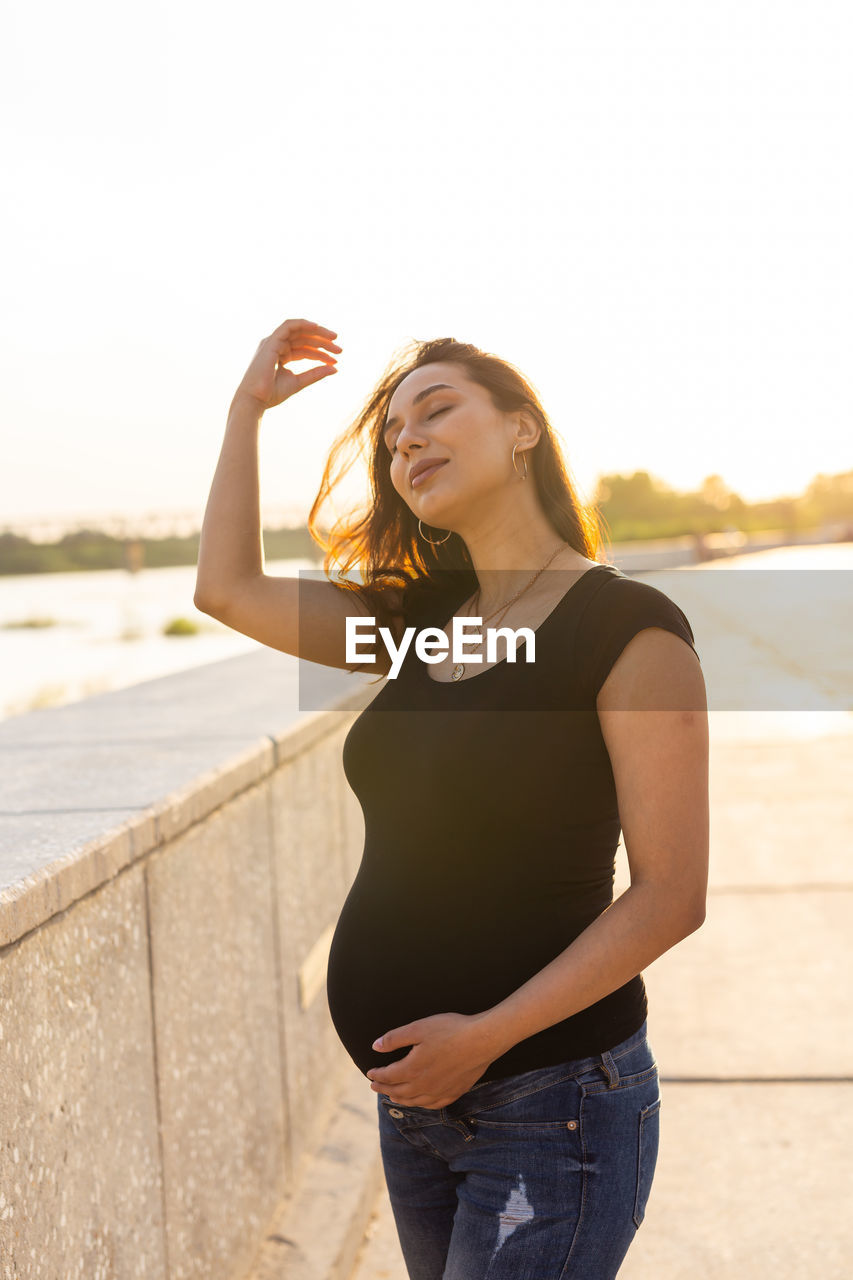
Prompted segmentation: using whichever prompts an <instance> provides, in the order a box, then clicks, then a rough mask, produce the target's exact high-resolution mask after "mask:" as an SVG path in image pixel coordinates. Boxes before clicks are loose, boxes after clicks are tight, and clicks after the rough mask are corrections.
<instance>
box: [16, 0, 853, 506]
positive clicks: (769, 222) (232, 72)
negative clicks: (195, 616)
mask: <svg viewBox="0 0 853 1280" xmlns="http://www.w3.org/2000/svg"><path fill="white" fill-rule="evenodd" d="M6 14H7V15H9V16H7V17H6V18H5V19H4V28H5V29H4V39H3V42H2V48H0V106H2V113H0V115H1V116H2V120H0V139H2V147H3V158H2V174H3V181H4V185H5V187H6V191H5V195H4V198H3V200H2V202H0V206H2V209H1V210H0V243H2V247H3V251H4V253H3V263H2V279H3V295H4V304H5V305H4V306H3V308H2V313H0V339H2V346H1V347H0V350H2V367H0V427H2V431H3V439H4V448H3V461H2V466H0V526H2V525H3V524H9V523H13V522H20V521H22V520H25V519H29V518H39V519H41V518H49V517H51V516H65V515H77V514H80V515H93V516H94V515H107V514H111V513H119V512H125V513H128V514H134V513H143V512H155V511H158V510H163V511H172V510H174V511H180V512H188V511H189V512H192V511H193V510H197V511H198V516H199V519H200V518H201V515H202V513H203V510H204V504H205V501H206V498H207V493H208V490H209V487H210V481H211V479H212V476H213V470H214V467H215V465H216V459H217V457H218V453H219V447H220V444H221V440H222V433H223V430H224V426H225V417H226V412H227V408H228V404H229V402H230V399H231V396H232V395H233V392H234V389H235V388H236V386H237V384H238V383H239V381H240V378H241V377H242V375H243V372H244V370H245V368H246V366H247V364H248V363H249V361H250V360H251V358H252V356H253V354H254V351H255V349H256V347H257V344H258V342H259V341H260V340H261V338H263V337H264V336H266V334H268V333H269V332H270V331H271V330H272V329H273V328H275V327H276V326H277V325H278V324H280V323H281V322H282V321H283V320H285V319H287V318H288V317H290V316H294V317H296V316H305V317H307V318H309V319H311V320H315V321H317V322H318V323H320V324H322V325H325V326H328V327H329V328H332V329H336V330H337V331H338V333H339V335H340V337H339V341H340V343H341V345H342V346H343V348H344V350H343V354H342V356H341V358H340V360H339V366H340V368H339V372H338V373H337V375H335V376H334V377H332V378H328V379H324V380H322V381H321V382H320V383H319V384H317V385H316V386H313V387H308V388H307V389H306V390H304V391H302V392H300V393H299V394H298V395H297V396H296V397H294V398H292V399H291V400H289V401H287V402H286V403H285V404H284V405H282V406H280V407H278V408H276V409H274V410H271V411H270V412H269V413H268V414H267V415H266V416H265V418H264V421H263V426H262V446H261V467H262V479H261V492H262V500H263V504H264V508H265V511H267V510H273V509H274V510H281V509H285V508H286V509H288V510H292V511H293V512H294V514H296V515H299V514H304V512H305V511H307V508H308V506H309V505H310V502H311V500H312V499H313V497H314V495H315V493H316V490H317V486H318V484H319V480H320V476H321V472H322V467H323V462H324V459H325V456H326V453H327V451H328V448H329V445H330V444H331V442H332V440H333V438H334V437H335V435H336V434H337V433H338V432H339V431H340V430H341V429H343V427H344V426H346V425H347V423H348V422H349V421H351V419H352V418H353V417H354V416H355V415H356V413H357V412H358V410H359V409H360V407H361V406H362V404H363V402H364V401H365V399H366V398H367V396H368V394H369V392H370V390H371V389H372V387H373V385H374V383H375V382H376V380H377V379H378V378H379V377H380V375H381V374H382V372H383V370H384V369H385V367H386V364H387V363H388V361H389V360H390V359H391V357H392V355H393V354H394V352H395V350H397V349H398V348H399V347H400V346H401V345H403V344H404V343H406V342H407V341H409V340H410V339H411V338H433V337H440V336H442V337H443V336H453V337H456V338H459V339H462V340H464V341H470V342H474V343H476V344H477V345H479V346H481V347H483V348H485V349H487V350H491V351H493V352H496V353H497V354H499V355H501V356H503V357H504V358H506V359H508V360H510V361H511V362H512V363H514V364H515V365H517V366H518V367H519V368H521V369H522V370H523V371H524V372H525V373H526V375H527V376H528V377H529V378H530V379H531V380H532V381H533V383H534V385H535V386H536V388H537V389H538V391H539V393H540V395H541V397H542V399H543V402H544V405H545V408H546V410H547V412H548V413H549V414H550V416H551V418H552V421H553V423H554V425H555V427H556V428H557V429H558V431H559V432H560V435H561V437H562V440H563V442H564V446H565V449H566V454H567V458H568V461H569V466H570V469H571V471H572V473H573V475H574V477H575V479H576V481H577V482H578V484H579V486H580V488H581V492H582V494H583V496H585V497H591V496H592V492H593V489H594V485H595V480H596V477H597V476H598V475H599V474H600V473H602V472H607V471H622V472H629V471H633V470H635V469H637V468H644V469H646V470H648V471H651V472H652V473H653V474H655V475H657V476H659V477H660V478H661V479H662V480H664V481H665V482H667V483H669V484H672V485H674V486H676V487H679V488H685V487H693V486H698V485H699V484H700V483H701V481H702V479H703V478H704V477H705V476H707V475H708V474H710V473H712V472H718V473H720V474H722V476H723V477H724V479H725V480H726V481H727V483H728V484H729V485H730V486H731V487H732V488H734V489H735V490H737V491H738V492H739V493H740V494H741V495H742V496H743V497H745V498H747V499H756V498H761V497H770V496H775V495H778V494H783V493H788V494H793V493H798V492H800V491H801V490H802V489H803V488H804V486H805V485H806V484H807V483H808V481H809V480H810V479H811V478H812V476H813V475H814V474H815V473H817V472H819V471H822V472H834V471H841V470H847V469H849V468H850V467H851V465H853V460H851V449H850V440H851V438H852V437H851V431H850V421H851V408H853V404H851V401H853V383H851V379H850V376H849V360H850V351H851V350H853V309H852V308H851V298H853V249H851V236H850V227H851V226H853V208H851V205H853V200H851V194H853V170H851V166H850V163H849V156H850V125H851V107H853V78H851V76H850V66H851V55H852V54H853V11H851V8H850V6H849V4H847V3H845V0H802V2H800V3H790V2H789V0H760V2H759V0H717V2H716V3H714V4H698V3H685V0H645V2H644V3H642V4H637V3H636V0H621V2H619V3H607V2H606V0H604V2H602V3H597V4H581V3H575V2H567V0H553V2H552V0H545V2H537V0H531V3H528V4H525V5H519V4H518V3H517V0H489V2H488V3H474V2H473V0H454V2H453V3H446V2H444V0H438V2H436V3H433V4H431V5H429V6H425V5H414V4H405V3H401V0H380V2H378V3H371V2H370V0H365V3H361V4H354V3H350V2H345V0H327V3H325V4H322V5H310V4H301V5H291V4H282V3H281V2H280V0H278V2H277V3H270V2H268V0H248V2H247V3H243V4H241V5H240V6H237V5H227V6H213V5H209V4H201V3H196V2H195V0H192V2H189V0H185V2H182V0H168V2H166V0H148V3H147V4H145V5H136V6H128V5H119V4H116V3H115V2H114V0H78V3H76V4H73V5H68V4H65V3H59V0H49V3H38V2H37V0H29V2H28V3H24V0H17V3H13V4H12V5H9V6H7V8H6ZM305 367H307V366H306V365H299V366H297V368H305Z"/></svg>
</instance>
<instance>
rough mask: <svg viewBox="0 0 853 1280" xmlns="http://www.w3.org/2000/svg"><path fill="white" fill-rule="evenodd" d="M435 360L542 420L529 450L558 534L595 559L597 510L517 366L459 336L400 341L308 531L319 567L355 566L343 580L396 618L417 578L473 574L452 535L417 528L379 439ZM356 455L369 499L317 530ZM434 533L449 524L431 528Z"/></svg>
mask: <svg viewBox="0 0 853 1280" xmlns="http://www.w3.org/2000/svg"><path fill="white" fill-rule="evenodd" d="M438 362H444V363H452V364H458V365H461V366H462V368H463V369H464V371H465V373H466V374H467V376H468V377H469V378H470V379H471V381H473V382H476V383H479V385H480V386H481V387H485V389H486V390H487V391H488V392H489V394H490V395H491V398H492V402H493V404H494V405H495V408H496V409H498V410H499V411H501V412H504V413H513V412H516V411H518V410H520V409H526V410H527V411H528V412H529V413H531V414H532V415H533V416H534V417H535V418H536V421H537V422H538V423H539V426H540V427H541V435H540V438H539V440H538V441H537V443H536V445H535V446H534V447H533V448H532V449H530V450H528V451H527V453H526V455H525V457H526V458H527V459H528V466H529V469H530V475H531V477H532V479H533V483H534V485H535V486H536V492H537V494H538V496H539V500H540V503H541V505H542V509H543V511H544V513H545V516H546V517H547V519H548V520H549V522H550V524H551V526H552V528H553V529H554V531H555V533H557V534H559V536H560V537H561V538H563V539H564V540H565V541H566V542H568V544H569V546H571V547H573V548H574V550H575V551H577V552H579V553H580V554H581V555H583V556H586V557H587V558H588V559H591V560H594V559H597V558H598V552H599V549H600V547H601V544H602V536H603V531H602V525H601V520H600V516H599V515H598V512H597V511H596V509H595V508H594V507H592V506H587V505H585V504H584V503H582V502H581V501H580V499H579V498H578V495H577V493H576V490H575V487H574V484H573V482H572V480H571V478H570V475H569V470H568V467H567V466H566V462H565V460H564V458H563V455H562V452H561V450H560V446H559V444H558V443H557V440H556V438H555V436H554V432H553V428H552V427H551V423H550V422H549V420H548V416H547V414H546V413H545V410H544V409H543V408H542V405H541V404H540V402H539V397H538V396H537V394H536V392H535V391H534V389H533V387H532V386H531V384H530V383H529V382H528V381H527V379H526V378H524V377H523V375H522V374H521V373H520V372H519V370H518V369H516V368H515V367H514V366H513V365H511V364H509V363H508V362H507V361H506V360H501V359H500V358H499V357H498V356H495V355H490V354H489V353H487V352H485V351H481V350H480V349H479V348H478V347H475V346H472V344H471V343H468V342H457V341H456V340H455V338H435V339H433V340H432V341H429V342H414V343H410V344H408V345H407V346H405V347H403V348H402V349H401V350H400V351H399V352H398V353H397V354H396V355H395V356H394V357H393V358H392V360H391V363H390V364H389V366H388V367H387V369H386V370H385V373H384V374H383V375H382V377H381V379H380V380H379V382H378V383H377V385H376V387H375V388H374V390H373V392H372V394H371V395H370V397H369V398H368V400H367V401H366V403H365V405H364V408H363V409H362V410H361V412H360V413H359V415H358V417H357V418H356V419H355V421H354V422H353V423H352V424H351V425H350V426H349V427H347V429H346V430H345V431H344V432H343V433H342V434H341V435H340V436H338V438H337V439H336V440H335V441H334V443H333V444H332V447H331V450H330V452H329V456H328V459H327V462H326V467H325V470H324V472H323V478H322V481H321V483H320V489H319V491H318V493H317V497H316V498H315V499H314V503H313V505H312V507H311V511H310V513H309V515H308V529H309V531H310V533H311V536H312V538H313V539H314V541H315V542H316V543H317V544H318V545H319V546H320V547H322V548H323V550H324V551H325V557H324V560H323V569H324V571H325V573H326V574H327V575H328V576H331V575H330V570H331V569H332V567H333V566H337V571H338V572H339V573H340V574H341V575H346V574H348V573H350V572H352V570H357V571H358V572H359V573H360V575H361V583H360V584H358V583H354V582H352V581H348V580H346V579H345V578H343V577H342V579H341V580H339V581H338V585H339V586H343V587H349V588H351V589H354V590H358V591H360V592H361V594H363V595H364V596H366V598H367V599H368V600H369V601H370V604H371V606H372V607H373V608H374V609H375V610H376V612H377V613H378V614H380V615H383V616H385V617H386V619H390V618H391V617H395V616H399V612H400V610H399V608H398V603H399V601H400V600H401V599H402V598H403V597H401V596H397V598H396V602H395V603H392V601H393V600H394V596H395V594H396V592H395V591H392V592H391V594H390V595H389V588H390V589H401V590H402V591H403V592H404V593H408V591H409V590H410V588H411V586H412V584H414V583H417V584H418V586H423V587H427V588H429V587H441V586H442V585H443V584H444V583H446V582H447V581H454V582H461V581H462V580H463V579H466V578H467V575H469V574H470V582H469V583H468V585H469V586H470V589H471V591H473V590H474V589H475V588H476V586H477V577H476V574H475V572H474V567H473V564H472V562H471V557H470V555H469V554H468V550H467V548H466V546H465V544H464V542H463V541H462V539H461V538H460V537H458V536H455V535H452V536H451V537H450V538H448V539H447V540H446V541H445V542H443V543H442V545H441V546H433V545H431V544H430V543H429V542H427V541H425V540H424V539H423V538H422V537H421V536H420V534H419V532H418V521H417V517H416V516H415V515H413V513H412V511H411V509H410V508H409V507H408V506H407V505H406V503H405V502H404V501H403V499H402V498H401V497H400V495H399V494H398V492H397V490H396V489H395V488H394V486H393V484H392V483H391V478H390V466H391V455H390V453H389V451H388V450H387V449H386V447H385V444H384V441H383V431H384V427H385V419H386V415H387V408H388V404H389V402H390V400H391V397H392V395H393V394H394V392H395V390H396V389H397V387H398V386H399V385H400V383H401V382H402V381H403V379H404V378H405V377H406V376H407V375H408V374H410V373H411V372H412V370H413V369H419V368H421V367H422V366H423V365H426V364H436V363H438ZM358 457H362V458H364V459H365V461H366V463H367V467H368V473H369V476H370V502H369V503H368V505H367V506H366V507H364V508H362V509H361V510H358V511H355V512H351V513H350V514H349V515H346V516H343V517H341V518H339V519H338V520H337V522H336V523H335V524H334V525H333V527H332V529H331V530H330V531H328V533H326V534H324V533H322V532H321V531H320V529H319V524H318V522H319V515H320V511H321V509H322V506H323V503H324V502H325V501H326V499H327V498H330V497H331V495H332V493H333V490H334V488H335V486H336V485H337V484H338V482H339V481H340V480H341V478H342V477H343V476H344V475H345V474H346V472H347V471H349V469H350V467H351V466H352V465H353V463H354V462H355V461H356V459H357V458H358ZM427 532H428V533H429V534H430V536H431V537H433V538H436V539H438V538H439V537H441V536H442V534H443V532H444V531H439V530H431V529H430V528H429V527H427Z"/></svg>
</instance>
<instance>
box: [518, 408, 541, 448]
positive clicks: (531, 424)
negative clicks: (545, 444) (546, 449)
mask: <svg viewBox="0 0 853 1280" xmlns="http://www.w3.org/2000/svg"><path fill="white" fill-rule="evenodd" d="M541 434H542V428H541V426H540V425H539V423H538V422H537V421H536V419H535V417H534V416H533V414H532V413H530V412H529V410H527V409H522V410H521V412H520V413H519V415H518V427H517V429H516V435H515V438H516V441H517V443H518V444H520V445H521V444H523V445H525V446H526V447H527V448H528V449H532V448H533V446H534V445H535V444H538V442H539V437H540V436H541Z"/></svg>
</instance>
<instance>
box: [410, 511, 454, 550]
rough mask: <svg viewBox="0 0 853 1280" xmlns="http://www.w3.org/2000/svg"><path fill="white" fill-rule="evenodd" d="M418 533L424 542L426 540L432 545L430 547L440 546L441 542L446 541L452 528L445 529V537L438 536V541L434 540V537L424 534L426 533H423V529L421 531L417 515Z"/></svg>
mask: <svg viewBox="0 0 853 1280" xmlns="http://www.w3.org/2000/svg"><path fill="white" fill-rule="evenodd" d="M418 533H419V534H420V535H421V537H422V538H423V540H424V542H428V543H429V544H430V546H432V547H440V546H441V544H442V543H443V542H446V541H447V538H449V537H450V535H451V534H452V533H453V530H452V529H448V530H447V538H439V539H438V541H437V542H436V540H435V538H428V537H427V536H426V534H425V533H424V531H423V528H422V527H421V521H420V517H418Z"/></svg>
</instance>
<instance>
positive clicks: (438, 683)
mask: <svg viewBox="0 0 853 1280" xmlns="http://www.w3.org/2000/svg"><path fill="white" fill-rule="evenodd" d="M602 569H607V570H608V571H611V572H616V573H619V572H621V571H620V570H619V569H618V568H617V567H616V565H615V564H604V563H601V562H599V563H598V564H593V565H590V567H589V568H588V569H585V570H584V571H583V573H582V574H581V576H580V577H579V578H576V579H575V581H574V582H573V583H572V585H571V586H570V587H569V589H568V591H565V592H564V593H563V594H562V595H561V596H560V598H559V600H558V601H557V603H556V604H555V605H554V607H553V609H552V610H551V612H550V613H547V614H546V615H545V617H544V618H543V619H542V621H541V622H540V623H539V626H538V627H535V628H534V631H533V634H534V635H535V636H538V635H539V632H540V631H541V630H542V628H543V627H545V626H547V625H548V623H549V622H550V621H551V619H552V618H553V617H555V616H556V614H557V613H559V611H560V609H562V607H563V605H564V604H565V603H566V601H567V600H568V598H569V596H570V595H571V594H572V592H573V591H574V590H575V588H576V587H579V586H580V584H581V583H582V582H585V581H586V579H587V578H589V577H590V576H591V575H593V574H595V573H596V572H599V571H600V570H602ZM466 594H468V595H470V592H466ZM464 599H465V596H463V597H462V598H461V599H460V600H458V601H457V602H456V603H455V604H454V605H453V608H452V609H451V610H450V613H449V614H448V615H447V616H446V617H445V618H443V619H442V621H440V622H437V623H434V624H433V625H434V626H437V627H440V628H442V629H443V628H444V627H446V626H447V624H448V622H449V621H450V619H451V618H452V617H453V616H454V614H455V613H456V610H457V609H458V608H459V605H460V604H461V603H462V600H464ZM419 665H420V666H421V667H422V668H423V672H422V675H423V679H424V680H426V681H427V683H428V684H429V685H430V686H432V687H433V688H439V689H440V688H441V687H442V686H447V687H450V688H453V689H458V688H459V686H460V685H461V684H473V683H474V681H476V680H484V679H485V677H486V676H487V675H489V674H490V673H491V672H492V671H500V669H501V668H502V667H511V668H512V669H513V670H517V668H518V663H517V662H508V660H507V659H506V658H505V657H504V658H501V660H500V662H494V663H492V665H491V666H490V667H486V669H485V671H479V672H478V673H477V674H476V675H474V676H468V677H467V679H466V678H464V677H463V679H462V680H433V678H432V676H431V675H430V674H429V664H428V663H426V662H421V663H420V664H419Z"/></svg>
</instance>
